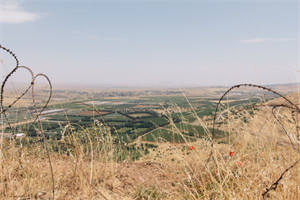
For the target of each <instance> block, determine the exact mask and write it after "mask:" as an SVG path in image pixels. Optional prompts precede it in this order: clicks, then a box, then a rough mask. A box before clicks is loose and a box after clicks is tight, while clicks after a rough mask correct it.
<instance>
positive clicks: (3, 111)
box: [0, 44, 55, 200]
mask: <svg viewBox="0 0 300 200" xmlns="http://www.w3.org/2000/svg"><path fill="white" fill-rule="evenodd" d="M0 49H2V50H3V51H5V52H7V53H8V54H9V55H11V56H12V57H13V58H14V59H15V61H16V65H15V67H14V68H13V69H12V70H11V71H10V72H9V73H8V74H7V75H6V76H5V78H4V80H3V82H2V84H1V91H0V108H1V110H0V115H2V114H3V115H4V117H5V120H6V123H7V124H8V127H9V128H10V129H11V131H12V133H11V134H12V136H13V138H15V133H14V131H13V129H12V126H11V124H10V122H9V119H8V116H7V114H6V113H7V111H9V109H11V108H12V107H13V106H14V105H15V104H16V103H17V102H19V101H20V100H21V99H22V98H23V97H24V96H25V95H26V94H27V93H28V92H29V91H30V89H31V94H32V95H31V97H32V103H33V108H34V113H35V118H34V120H33V122H32V123H35V122H36V121H37V122H38V125H39V129H38V132H39V134H40V136H42V137H43V138H44V140H43V141H44V146H45V149H46V153H47V156H48V162H49V167H50V173H51V178H52V199H53V200H54V198H55V181H54V173H53V167H52V162H51V157H50V152H49V149H48V145H47V144H46V137H45V134H44V131H43V127H42V123H41V119H40V116H41V114H42V112H43V111H44V110H45V109H46V107H47V106H48V104H49V102H50V100H51V97H52V92H53V87H52V84H51V81H50V79H49V77H48V76H47V75H45V74H43V73H38V74H36V75H35V74H34V73H33V71H32V69H31V68H30V67H27V66H19V64H20V62H19V60H18V58H17V56H16V54H15V53H14V52H13V51H11V50H10V49H8V48H6V47H4V46H2V45H1V44H0ZM19 69H25V70H26V71H28V72H29V73H30V75H31V82H30V84H29V86H28V87H27V88H26V89H25V90H24V92H22V93H21V94H20V95H19V96H17V97H16V99H15V100H13V102H12V103H10V104H9V105H8V106H7V107H4V104H3V101H4V99H5V98H4V92H5V89H4V88H5V86H6V84H7V82H8V80H9V79H10V78H11V77H13V74H14V73H15V72H16V71H17V70H19ZM38 78H44V79H46V81H47V83H48V85H49V96H48V98H47V101H46V103H45V104H44V106H42V108H41V109H40V110H39V111H38V109H37V105H36V98H35V93H34V86H35V82H36V80H37V79H38Z"/></svg>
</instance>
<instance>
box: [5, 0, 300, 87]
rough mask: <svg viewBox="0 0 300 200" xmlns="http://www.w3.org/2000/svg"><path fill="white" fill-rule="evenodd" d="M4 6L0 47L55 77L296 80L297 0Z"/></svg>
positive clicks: (169, 81)
mask: <svg viewBox="0 0 300 200" xmlns="http://www.w3.org/2000/svg"><path fill="white" fill-rule="evenodd" d="M0 2H1V3H0V43H1V44H2V45H5V46H7V47H9V48H11V49H13V50H14V51H15V52H16V53H17V55H18V57H19V58H20V60H21V63H22V64H24V65H27V66H31V67H32V68H33V70H34V71H36V72H45V73H47V74H49V76H50V78H51V79H52V81H53V82H54V83H77V84H78V83H79V84H84V85H88V84H93V85H96V84H98V85H99V86H101V85H123V86H125V85H130V86H143V85H148V86H151V85H152V86H156V85H159V84H161V85H169V86H187V85H198V86H199V85H224V84H226V85H231V84H236V83H242V82H252V83H258V84H269V83H286V82H296V81H297V79H296V76H297V72H296V71H297V69H298V70H299V64H297V54H299V52H298V51H297V43H298V44H299V42H298V41H299V40H297V37H298V36H299V33H298V32H297V27H298V26H299V21H297V10H298V9H299V7H297V6H299V5H297V0H259V1H253V0H236V1H234V0H207V1H206V0H198V1H196V0H194V1H184V0H173V1H171V0H169V1H167V0H148V1H146V0H139V1H133V0H122V1H121V0H119V1H118V0H110V1H105V0H102V1H101V0H99V1H89V0H82V1H79V0H77V1H76V0H72V1H71V0H70V1H66V0H59V1H58V0H43V1H41V0H26V1H25V0H23V1H15V0H14V1H6V0H1V1H0ZM1 12H2V13H1ZM298 18H299V16H298Z"/></svg>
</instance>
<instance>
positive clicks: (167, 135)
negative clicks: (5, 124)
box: [0, 94, 300, 200]
mask: <svg viewBox="0 0 300 200" xmlns="http://www.w3.org/2000/svg"><path fill="white" fill-rule="evenodd" d="M289 98H290V99H292V101H293V102H296V103H298V101H299V98H298V94H294V95H292V96H289ZM180 103H182V102H181V101H180ZM282 103H286V102H284V101H283V100H282V99H275V100H272V101H270V102H269V105H270V104H282ZM174 109H175V108H174ZM272 111H273V113H274V114H272ZM291 111H292V110H291V109H289V108H286V107H281V108H278V109H275V110H274V109H272V107H259V108H255V109H254V108H252V109H248V110H242V111H239V112H232V110H230V107H226V106H225V107H223V108H222V109H221V111H220V112H219V113H223V114H222V116H223V117H219V118H218V120H217V122H218V125H217V128H218V130H219V132H220V133H222V134H220V137H216V138H215V139H214V140H213V142H211V133H212V126H211V120H203V118H200V117H199V116H198V115H197V112H195V114H194V115H193V117H191V115H190V114H189V115H185V114H184V112H183V113H182V116H183V117H187V116H189V117H188V118H192V119H190V120H187V121H184V120H181V122H180V123H179V122H174V121H172V119H173V118H162V119H163V120H166V119H168V120H170V121H169V124H168V125H167V126H164V127H160V126H159V124H160V123H163V120H162V119H160V118H154V120H153V121H152V122H153V123H157V124H158V125H156V126H155V127H156V129H153V130H152V131H151V132H148V133H147V134H144V135H139V134H138V133H139V132H143V131H145V128H143V127H140V128H139V129H137V130H136V128H137V127H131V128H128V127H127V128H120V129H117V130H115V131H113V126H108V125H106V124H103V123H101V122H100V121H99V120H95V121H90V122H89V123H90V124H91V126H89V127H80V126H76V125H75V124H74V125H73V124H72V123H70V124H69V126H66V127H65V129H64V130H63V131H64V132H63V134H62V136H61V138H60V139H59V140H57V139H51V137H49V138H48V139H47V140H44V139H43V137H24V138H21V139H18V138H17V139H11V140H10V139H2V141H1V152H0V165H1V171H0V198H1V199H52V198H53V194H54V198H55V199H262V194H263V193H264V192H265V191H266V190H267V189H268V188H271V190H270V191H269V192H268V193H266V195H265V196H264V198H265V199H290V200H295V199H299V198H300V192H299V191H300V190H299V189H300V186H299V185H300V173H299V164H298V163H296V164H295V165H294V166H292V167H291V168H289V167H290V166H291V165H292V164H293V163H295V162H296V161H297V160H298V159H299V133H298V132H297V130H296V129H297V128H296V126H295V121H296V124H298V115H299V113H297V112H291ZM112 115H116V116H118V118H119V120H120V122H122V123H127V122H126V120H127V121H130V120H145V119H147V116H148V115H149V114H147V113H146V114H144V113H143V114H139V115H137V114H131V116H129V117H131V118H129V119H128V117H126V115H122V114H119V113H113V114H109V115H107V116H104V118H106V119H107V120H109V119H111V116H112ZM170 116H171V115H170ZM136 118H138V119H136ZM144 118H145V119H144ZM245 119H246V120H245ZM147 120H148V122H149V121H150V122H151V120H149V119H147ZM278 120H280V121H278ZM189 122H193V123H192V124H191V123H189ZM129 130H130V131H132V133H131V134H125V133H126V132H128V131H129ZM116 132H119V134H118V135H116ZM225 133H226V134H225ZM135 134H136V135H135ZM198 134H199V135H201V137H198ZM116 136H118V137H117V138H119V140H116ZM139 136H140V137H139ZM122 137H133V138H135V140H134V142H131V143H130V142H123V141H124V138H123V139H121V138H122ZM131 141H132V140H131ZM46 146H47V147H48V150H47V148H45V147H46ZM49 159H50V160H49ZM50 163H51V167H52V168H51V167H50V165H49V164H50ZM287 169H288V170H287ZM286 170H287V172H286V173H285V171H286ZM52 174H53V177H52ZM281 175H282V179H279V178H280V176H281ZM278 179H279V181H278V184H276V181H277V180H278ZM274 183H275V185H273V189H272V184H274Z"/></svg>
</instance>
